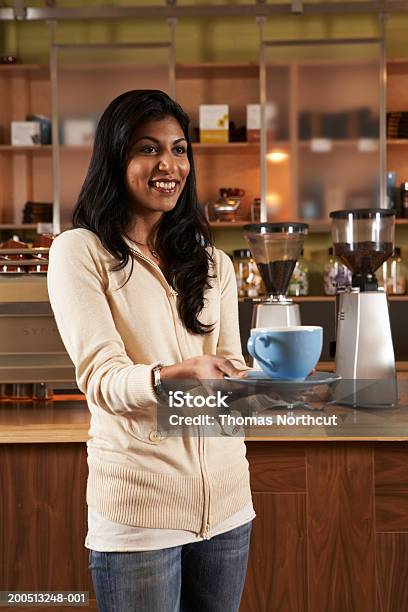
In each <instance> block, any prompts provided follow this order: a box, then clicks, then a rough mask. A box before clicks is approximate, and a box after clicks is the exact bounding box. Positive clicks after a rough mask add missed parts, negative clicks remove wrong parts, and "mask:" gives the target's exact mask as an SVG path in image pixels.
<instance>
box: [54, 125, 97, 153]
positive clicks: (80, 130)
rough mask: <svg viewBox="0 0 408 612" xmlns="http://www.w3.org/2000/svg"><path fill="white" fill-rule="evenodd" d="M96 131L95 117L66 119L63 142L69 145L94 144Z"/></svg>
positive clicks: (63, 126)
mask: <svg viewBox="0 0 408 612" xmlns="http://www.w3.org/2000/svg"><path fill="white" fill-rule="evenodd" d="M95 131H96V121H95V119H64V120H63V123H62V142H63V144H66V145H69V146H73V147H75V146H83V145H91V144H93V141H94V137H95Z"/></svg>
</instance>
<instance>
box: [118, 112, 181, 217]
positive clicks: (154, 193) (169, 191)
mask: <svg viewBox="0 0 408 612" xmlns="http://www.w3.org/2000/svg"><path fill="white" fill-rule="evenodd" d="M189 172H190V162H189V160H188V157H187V141H186V139H185V137H184V134H183V130H182V129H181V126H180V124H179V122H178V121H177V119H175V118H174V117H171V116H170V117H165V118H164V119H159V120H155V121H149V122H147V123H144V124H143V125H142V126H141V127H140V128H139V129H138V130H137V131H136V133H135V134H134V137H133V144H132V149H131V152H130V156H129V162H128V166H127V169H126V188H127V192H128V194H129V197H130V200H131V205H132V209H133V211H134V213H135V215H136V216H146V215H151V214H153V215H154V216H155V217H156V216H158V217H160V216H161V215H162V214H163V213H165V212H168V211H169V210H172V209H173V208H174V207H175V206H176V204H177V200H178V198H179V197H180V195H181V192H182V191H183V188H184V185H185V183H186V179H187V176H188V174H189ZM155 213H156V214H155Z"/></svg>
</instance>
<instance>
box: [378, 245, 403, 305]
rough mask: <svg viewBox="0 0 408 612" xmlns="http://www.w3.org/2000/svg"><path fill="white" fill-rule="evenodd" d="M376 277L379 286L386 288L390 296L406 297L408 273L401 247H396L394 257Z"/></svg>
mask: <svg viewBox="0 0 408 612" xmlns="http://www.w3.org/2000/svg"><path fill="white" fill-rule="evenodd" d="M376 276H377V280H378V285H379V286H380V287H384V289H385V291H386V292H387V293H388V294H389V295H404V294H405V293H406V291H407V273H406V267H405V264H404V263H403V261H402V259H401V249H400V248H399V247H395V249H394V252H393V254H392V257H390V258H389V259H388V260H387V261H385V262H384V263H383V265H382V266H381V268H380V270H379V271H378V272H377V273H376Z"/></svg>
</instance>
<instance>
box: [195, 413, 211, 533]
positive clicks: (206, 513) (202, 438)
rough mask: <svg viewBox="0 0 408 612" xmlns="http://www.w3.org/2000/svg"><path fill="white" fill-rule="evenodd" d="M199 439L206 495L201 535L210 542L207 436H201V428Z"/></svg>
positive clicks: (199, 427)
mask: <svg viewBox="0 0 408 612" xmlns="http://www.w3.org/2000/svg"><path fill="white" fill-rule="evenodd" d="M198 429H199V433H198V435H199V438H198V449H199V458H200V467H201V475H202V478H203V493H204V507H203V519H202V522H201V531H200V535H201V537H202V538H204V540H208V534H209V531H210V480H209V478H208V472H207V467H206V464H205V446H204V444H205V435H201V426H200V425H199V426H198Z"/></svg>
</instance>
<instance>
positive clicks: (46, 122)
mask: <svg viewBox="0 0 408 612" xmlns="http://www.w3.org/2000/svg"><path fill="white" fill-rule="evenodd" d="M27 121H36V122H37V123H38V124H39V126H40V143H41V144H42V145H50V144H51V129H52V124H51V119H50V118H49V117H45V116H44V115H27Z"/></svg>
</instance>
